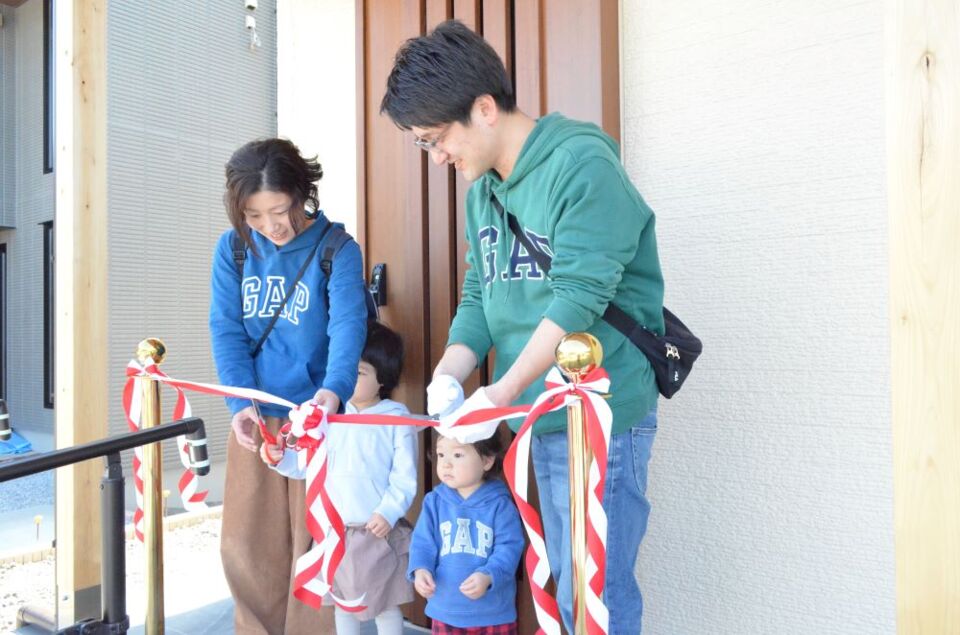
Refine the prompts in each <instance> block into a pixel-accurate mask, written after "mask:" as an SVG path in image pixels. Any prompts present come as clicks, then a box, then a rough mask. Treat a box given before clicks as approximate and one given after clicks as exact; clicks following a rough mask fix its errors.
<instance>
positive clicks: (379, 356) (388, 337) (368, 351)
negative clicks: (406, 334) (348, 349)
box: [360, 320, 403, 399]
mask: <svg viewBox="0 0 960 635" xmlns="http://www.w3.org/2000/svg"><path fill="white" fill-rule="evenodd" d="M360 359H361V361H364V362H367V363H368V364H370V365H371V366H373V369H374V370H375V371H376V372H377V383H378V384H380V393H379V394H380V398H381V399H386V398H388V397H389V396H390V393H392V392H393V389H394V388H396V387H397V384H398V383H400V372H401V371H402V370H403V340H402V339H400V335H398V334H397V333H396V332H395V331H392V330H390V329H389V328H387V327H386V326H385V325H383V324H381V323H380V322H376V321H373V320H371V321H370V322H368V323H367V343H366V344H364V346H363V353H361V354H360Z"/></svg>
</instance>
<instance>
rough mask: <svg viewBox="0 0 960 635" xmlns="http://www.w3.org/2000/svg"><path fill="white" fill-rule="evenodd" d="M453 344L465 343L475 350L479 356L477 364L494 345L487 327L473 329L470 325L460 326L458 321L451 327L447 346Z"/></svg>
mask: <svg viewBox="0 0 960 635" xmlns="http://www.w3.org/2000/svg"><path fill="white" fill-rule="evenodd" d="M453 344H463V345H464V346H466V347H467V348H469V349H470V350H471V351H473V354H474V355H476V356H477V364H479V363H481V362H482V361H483V359H484V358H485V357H486V356H487V353H488V352H489V351H490V348H491V347H492V346H493V342H492V341H490V334H489V333H488V332H487V330H486V329H485V328H484V329H482V330H481V329H473V328H470V327H469V326H460V325H458V324H457V323H456V322H454V324H453V325H452V326H451V327H450V335H449V336H448V337H447V346H451V345H453Z"/></svg>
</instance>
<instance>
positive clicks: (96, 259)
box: [54, 0, 131, 626]
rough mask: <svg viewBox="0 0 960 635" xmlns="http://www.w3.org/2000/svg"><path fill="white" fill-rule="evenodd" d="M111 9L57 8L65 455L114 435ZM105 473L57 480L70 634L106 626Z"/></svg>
mask: <svg viewBox="0 0 960 635" xmlns="http://www.w3.org/2000/svg"><path fill="white" fill-rule="evenodd" d="M106 4H107V3H106V0H58V1H57V2H56V4H55V25H56V26H55V28H56V33H55V36H54V37H55V40H54V42H55V50H56V58H55V59H56V61H55V65H56V87H55V91H56V146H57V150H56V167H55V173H56V182H57V188H56V214H55V217H54V218H55V221H54V222H55V225H56V232H57V234H56V236H57V239H56V248H55V249H56V250H55V254H56V302H55V306H56V338H55V341H56V344H55V345H56V375H55V381H56V392H55V407H56V412H55V421H56V440H57V447H59V448H62V447H69V446H72V445H76V444H79V443H85V442H88V441H93V440H96V439H100V438H103V437H104V436H106V434H107V221H108V219H107V187H106V184H107V172H106V145H107V144H106V96H107V87H106V57H107V56H106V28H107V20H106ZM103 470H104V463H103V461H87V462H85V463H80V464H77V465H75V466H73V467H66V468H61V469H60V470H57V476H56V479H57V480H56V484H57V489H56V525H57V613H58V623H59V624H60V625H61V626H62V625H66V624H70V623H73V622H74V621H76V620H79V619H82V618H86V617H99V616H100V558H101V554H100V489H99V481H100V477H101V475H102V473H103ZM126 477H127V478H128V479H129V478H131V475H130V474H129V473H128V474H126Z"/></svg>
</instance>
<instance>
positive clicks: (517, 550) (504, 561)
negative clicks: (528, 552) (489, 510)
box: [477, 499, 523, 588]
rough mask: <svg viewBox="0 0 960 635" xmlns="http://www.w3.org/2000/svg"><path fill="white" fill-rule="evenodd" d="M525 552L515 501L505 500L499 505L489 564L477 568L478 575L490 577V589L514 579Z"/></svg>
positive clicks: (488, 559) (495, 517) (495, 518)
mask: <svg viewBox="0 0 960 635" xmlns="http://www.w3.org/2000/svg"><path fill="white" fill-rule="evenodd" d="M522 551H523V527H521V525H520V514H519V513H518V512H517V508H516V507H515V506H514V504H513V501H510V500H507V499H504V501H503V502H502V503H501V504H499V505H497V510H496V514H495V516H494V525H493V547H492V548H491V550H490V555H489V557H487V562H486V564H484V565H483V566H481V567H478V568H477V572H478V573H485V574H487V575H488V576H490V580H491V582H490V587H491V588H492V587H495V586H497V585H498V584H501V583H502V582H503V581H504V580H508V579H512V578H513V577H514V576H516V574H517V566H518V565H519V564H520V554H521V553H522Z"/></svg>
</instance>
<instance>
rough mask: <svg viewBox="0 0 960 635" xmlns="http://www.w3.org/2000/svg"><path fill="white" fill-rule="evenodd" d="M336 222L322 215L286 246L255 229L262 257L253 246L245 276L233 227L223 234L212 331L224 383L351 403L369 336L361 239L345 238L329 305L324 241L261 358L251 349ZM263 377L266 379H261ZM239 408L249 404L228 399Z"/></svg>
mask: <svg viewBox="0 0 960 635" xmlns="http://www.w3.org/2000/svg"><path fill="white" fill-rule="evenodd" d="M328 222H329V221H327V219H326V218H325V217H324V215H323V214H320V216H319V217H318V218H317V219H316V221H314V223H313V224H312V225H310V227H308V228H307V229H306V230H304V231H303V232H302V233H300V234H299V235H297V236H296V237H295V238H294V239H293V240H291V241H290V242H289V243H287V244H286V245H283V246H282V247H277V246H276V245H274V244H273V243H272V242H270V240H268V239H267V238H265V237H263V236H262V235H260V234H259V233H257V232H255V231H254V232H251V235H252V236H253V242H254V244H255V245H256V247H257V252H258V254H259V255H254V254H253V253H251V252H250V251H249V250H248V251H247V257H246V260H245V261H244V266H243V275H242V276H241V275H240V273H239V272H238V271H237V267H236V263H235V262H234V260H233V250H232V248H231V246H230V236H231V234H232V231H227V232H225V233H224V234H223V235H222V236H220V240H219V242H218V243H217V248H216V252H215V253H214V256H213V276H212V282H211V288H212V294H211V301H210V335H211V339H212V343H213V359H214V362H216V365H217V373H218V374H219V376H220V383H222V384H226V385H228V386H241V387H244V388H260V389H261V390H265V391H267V392H269V393H272V394H274V395H277V396H279V397H283V398H284V399H287V400H288V401H292V402H294V403H297V404H300V403H303V402H304V401H307V400H308V399H310V398H312V397H313V395H314V394H315V393H316V391H317V389H319V388H327V389H329V390H332V391H333V392H334V393H336V394H337V396H338V397H340V403H342V404H345V403H346V402H347V400H348V399H349V398H350V396H351V395H352V394H353V389H354V386H355V385H356V382H357V364H358V363H359V362H360V353H361V351H362V350H363V344H364V341H365V340H366V336H367V322H366V321H367V309H366V298H365V295H364V294H365V293H366V291H365V290H364V280H363V262H362V259H361V256H360V247H359V246H358V245H357V243H356V242H354V241H353V240H350V241H348V242H346V243H345V244H344V245H343V246H342V247H341V248H340V250H339V251H338V252H337V254H336V256H334V259H333V274H332V276H331V279H330V281H329V284H328V287H327V290H328V295H329V298H330V307H329V310H328V308H327V306H326V297H324V293H323V288H322V283H323V280H324V278H325V275H324V273H323V271H322V270H321V269H320V259H321V257H322V256H321V253H322V251H323V246H322V244H321V246H320V249H318V250H317V253H316V254H315V255H314V261H315V262H314V264H312V265H310V266H308V267H307V270H306V271H305V272H304V274H303V277H302V278H301V279H300V281H299V282H298V283H297V288H296V290H295V291H294V292H293V294H292V297H291V298H290V299H289V300H288V301H287V304H286V305H285V306H284V309H283V311H282V313H281V314H280V319H279V320H277V323H276V325H275V326H274V328H273V330H272V331H271V332H270V334H269V335H268V336H267V339H266V341H265V342H264V345H263V350H261V351H260V354H259V355H257V357H256V359H254V358H253V357H251V355H250V349H251V347H252V345H253V344H255V343H256V341H257V340H258V339H259V338H260V335H261V334H262V333H263V332H264V329H266V327H267V325H268V324H269V323H270V318H271V317H273V313H274V311H276V308H277V306H278V305H279V304H280V302H281V301H282V300H283V296H284V294H285V293H286V290H287V287H288V286H289V284H290V283H291V282H292V281H293V279H294V278H295V277H296V275H297V272H298V271H299V270H300V266H301V265H302V264H303V262H304V259H305V258H306V257H307V256H308V255H309V254H310V251H311V250H312V249H313V246H314V245H315V244H316V243H317V238H318V237H319V236H320V235H321V234H322V233H323V231H324V229H325V228H326V226H327V224H328ZM257 379H259V385H258V382H257ZM227 405H228V406H229V407H230V411H231V412H232V413H234V414H236V413H237V412H239V411H240V410H242V409H243V408H246V407H247V406H249V405H250V402H249V401H247V400H243V399H227ZM261 412H262V413H263V414H264V415H269V416H274V417H286V416H287V412H288V411H287V410H286V409H285V408H282V407H279V406H269V405H264V406H262V407H261Z"/></svg>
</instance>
